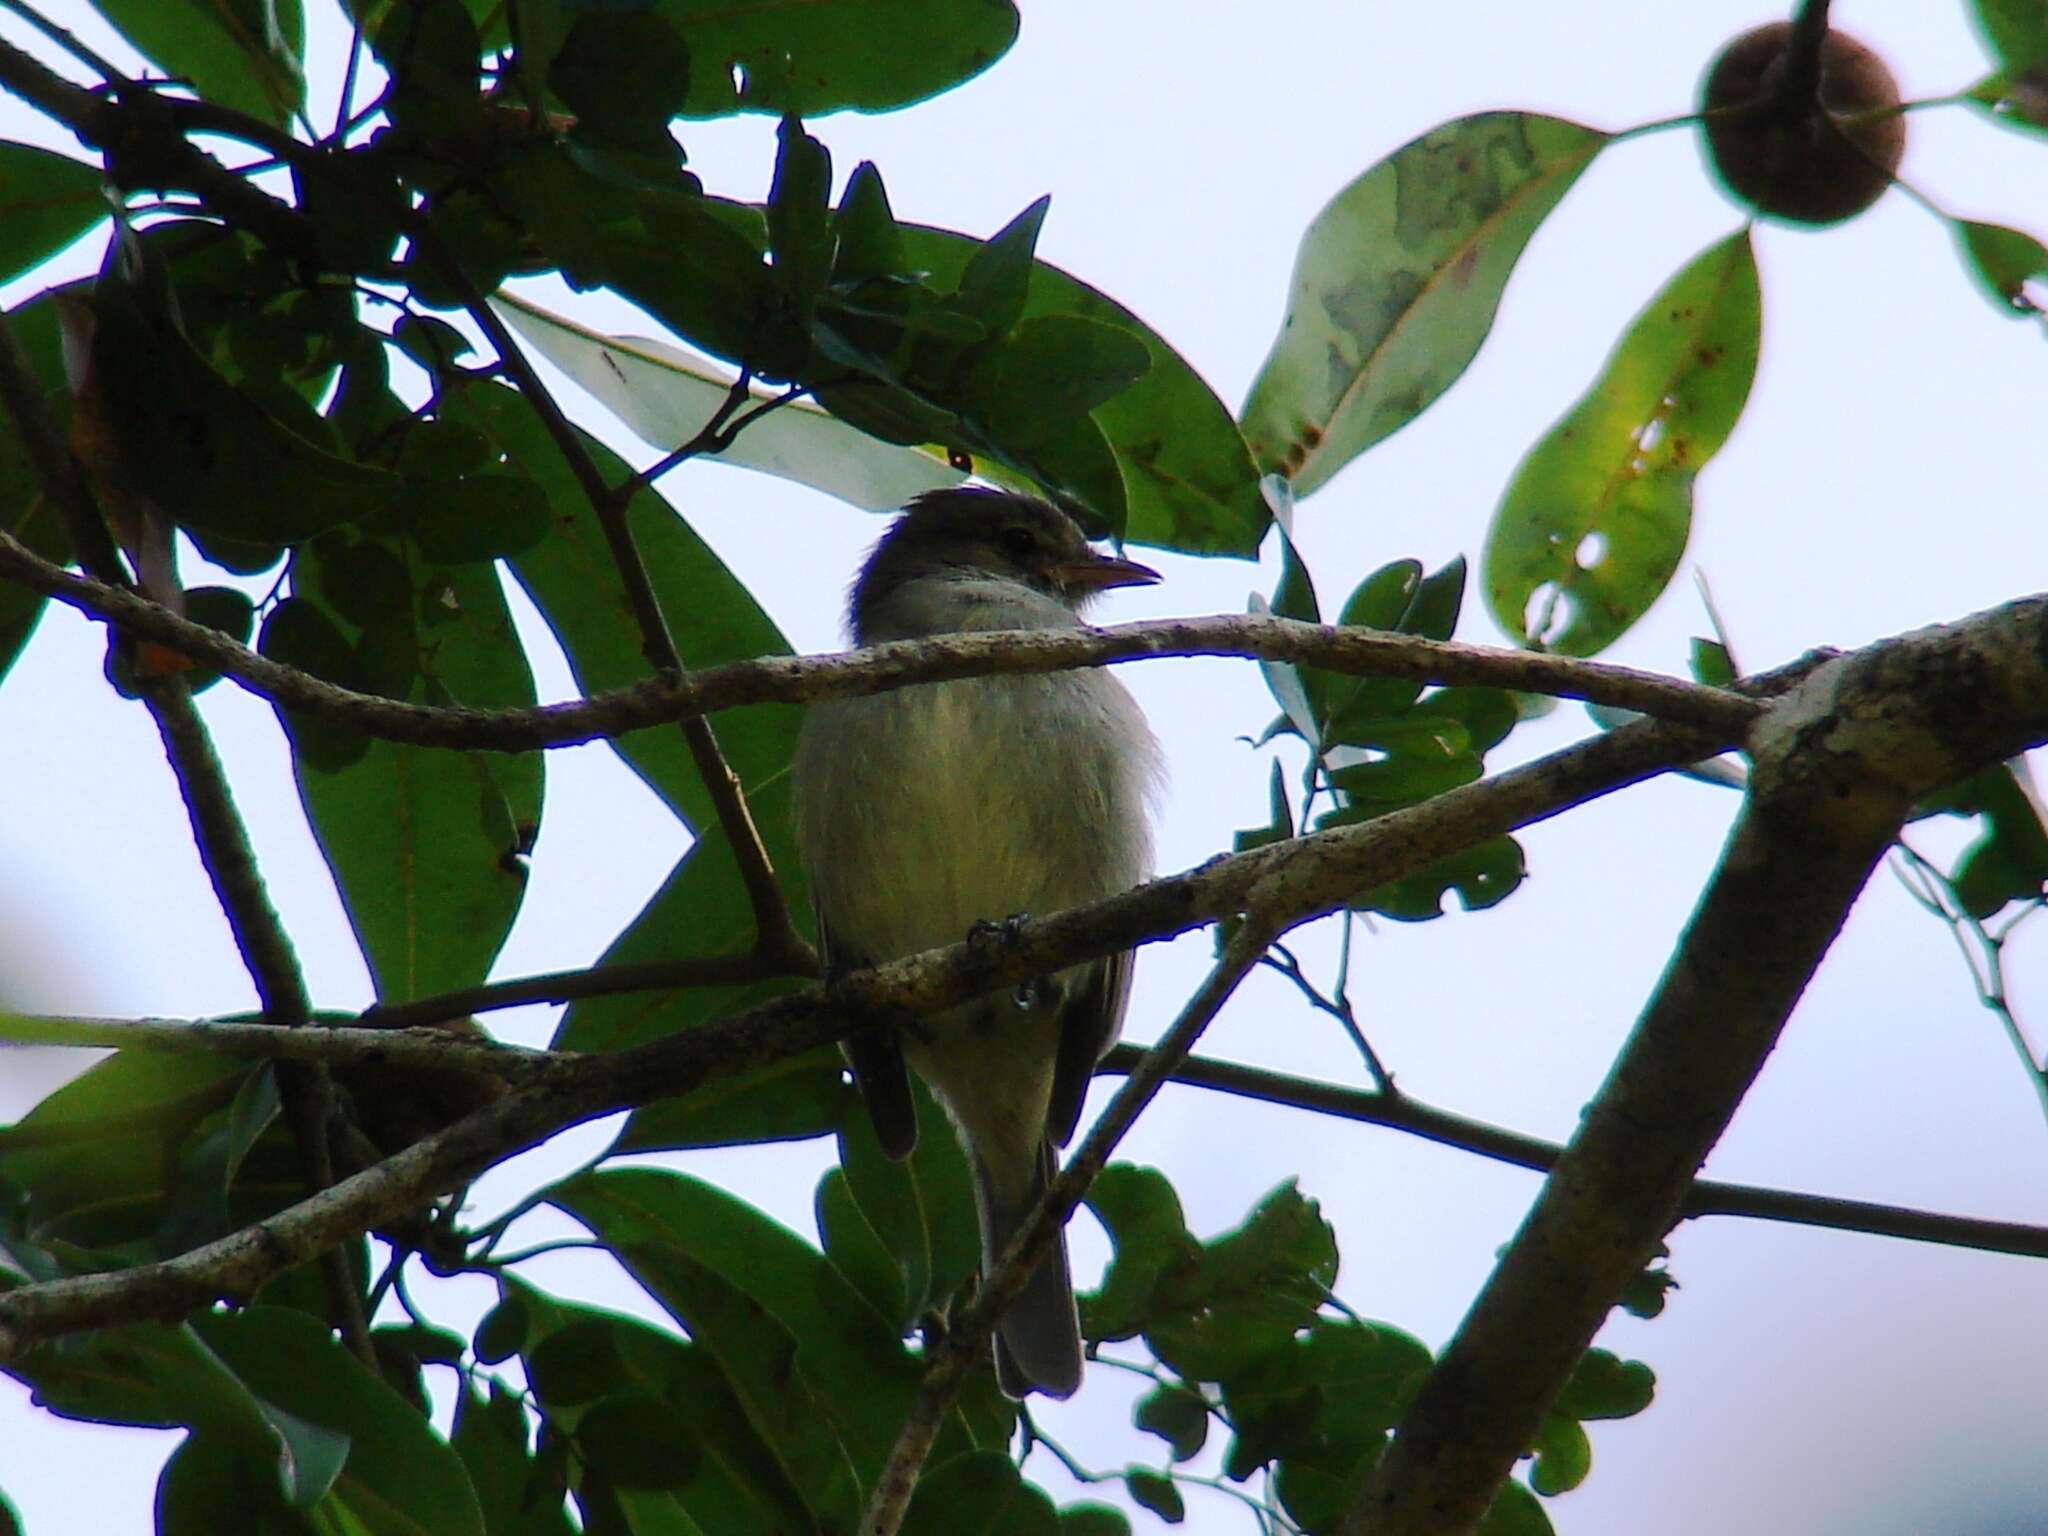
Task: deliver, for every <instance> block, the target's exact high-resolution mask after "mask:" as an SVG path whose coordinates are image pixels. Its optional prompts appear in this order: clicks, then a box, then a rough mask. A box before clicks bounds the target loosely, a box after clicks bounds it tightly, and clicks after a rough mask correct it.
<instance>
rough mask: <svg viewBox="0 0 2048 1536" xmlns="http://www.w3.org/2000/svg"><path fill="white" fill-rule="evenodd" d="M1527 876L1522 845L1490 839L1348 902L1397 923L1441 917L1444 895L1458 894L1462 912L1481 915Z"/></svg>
mask: <svg viewBox="0 0 2048 1536" xmlns="http://www.w3.org/2000/svg"><path fill="white" fill-rule="evenodd" d="M1527 873H1528V865H1527V863H1526V861H1525V860H1524V858H1523V854H1522V845H1521V844H1520V843H1518V842H1516V841H1515V840H1514V839H1513V838H1511V837H1496V838H1490V839H1488V840H1487V841H1486V842H1483V843H1479V844H1476V845H1475V846H1473V847H1471V848H1467V849H1466V850H1465V851H1464V852H1462V853H1455V854H1453V855H1451V857H1449V858H1448V859H1443V860H1440V861H1438V862H1437V863H1435V864H1432V865H1430V866H1429V867H1428V868H1427V869H1424V870H1420V871H1418V872H1417V873H1415V874H1412V875H1408V876H1406V877H1404V878H1402V879H1400V880H1392V881H1389V882H1388V883H1387V884H1385V885H1380V886H1375V887H1374V888H1373V889H1372V890H1370V891H1368V892H1367V893H1366V894H1365V895H1364V896H1362V897H1360V898H1358V899H1357V900H1356V901H1354V902H1353V903H1352V905H1354V906H1357V907H1362V908H1364V909H1365V910H1367V911H1371V912H1378V913H1380V914H1381V915H1382V916H1384V917H1391V918H1395V919H1397V920H1399V921H1401V922H1406V923H1413V922H1426V921H1427V920H1428V919H1430V918H1433V917H1441V916H1443V911H1444V897H1445V896H1446V895H1448V894H1449V893H1450V892H1452V891H1456V892H1457V893H1458V904H1459V905H1460V906H1462V907H1463V908H1464V909H1465V910H1466V911H1467V912H1481V911H1484V910H1485V909H1486V908H1488V907H1490V906H1493V905H1494V904H1495V903H1497V902H1500V901H1505V900H1506V899H1507V898H1508V897H1509V896H1511V895H1513V894H1514V891H1515V888H1516V887H1517V886H1519V885H1520V884H1521V883H1522V878H1523V876H1524V875H1525V874H1527Z"/></svg>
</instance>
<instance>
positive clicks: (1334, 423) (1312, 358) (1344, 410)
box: [1242, 112, 1607, 496]
mask: <svg viewBox="0 0 2048 1536" xmlns="http://www.w3.org/2000/svg"><path fill="white" fill-rule="evenodd" d="M1606 143H1607V135H1606V134H1604V133H1599V132H1597V131H1595V130H1594V129H1591V128H1582V127H1580V126H1579V125H1578V124H1577V123H1570V122H1566V121H1564V120H1563V119H1562V118H1555V117H1543V116H1540V115H1538V114H1536V113H1533V112H1482V113H1480V114H1478V115H1477V116H1474V117H1465V118H1459V119H1458V120H1457V121H1455V122H1450V123H1445V124H1443V125H1442V126H1441V127H1438V128H1433V129H1431V130H1430V131H1429V132H1428V133H1425V134H1424V135H1422V137H1421V138H1419V139H1414V140H1411V141H1410V142H1409V143H1407V144H1404V145H1402V146H1401V148H1399V149H1397V150H1395V151H1394V152H1393V154H1391V155H1389V156H1387V158H1386V159H1384V160H1382V161H1381V162H1380V163H1379V164H1378V165H1375V166H1374V167H1372V169H1370V170H1368V171H1367V172H1366V173H1365V174H1364V175H1362V176H1360V177H1359V178H1358V179H1357V180H1356V181H1354V182H1352V183H1351V184H1350V185H1349V186H1347V187H1345V188H1344V190H1343V191H1341V192H1339V193H1338V194H1337V195H1336V197H1334V198H1333V199H1331V201H1330V204H1329V206H1328V207H1327V208H1325V209H1324V210H1323V211H1322V212H1321V213H1319V214H1318V215H1316V218H1315V222H1314V223H1312V224H1310V225H1309V227H1308V232H1307V233H1306V234H1305V235H1303V236H1302V240H1301V252H1300V254H1299V255H1298V256H1296V257H1295V262H1294V277H1293V280H1292V282H1291V284H1290V286H1289V288H1288V296H1287V315H1286V318H1285V319H1284V320H1283V321H1282V322H1281V324H1280V335H1279V338H1278V339H1277V340H1276V341H1275V342H1274V343H1273V350H1272V352H1271V353H1270V354H1269V355H1268V356H1267V358H1266V362H1265V366H1264V367H1262V368H1261V369H1260V370H1259V376H1258V378H1257V379H1255V380H1254V381H1253V383H1252V389H1251V394H1250V395H1249V396H1248V397H1247V398H1246V400H1245V403H1244V413H1243V418H1242V420H1243V426H1244V435H1245V438H1246V440H1247V441H1248V442H1249V443H1250V444H1251V448H1252V455H1253V457H1254V458H1255V459H1257V461H1258V464H1259V467H1260V468H1261V469H1266V470H1277V471H1279V472H1280V473H1282V474H1284V475H1286V476H1287V477H1288V478H1289V479H1291V480H1292V481H1293V482H1294V489H1295V491H1296V492H1297V493H1298V494H1300V495H1304V496H1305V495H1307V494H1308V493H1309V492H1311V491H1313V490H1314V489H1315V488H1316V487H1317V486H1319V485H1321V484H1322V483H1323V482H1324V481H1326V480H1328V479H1329V478H1330V476H1332V475H1334V474H1335V473H1336V472H1337V471H1338V470H1339V469H1341V468H1343V467H1344V466H1345V465H1346V464H1348V463H1350V462H1351V460H1352V459H1354V458H1356V457H1357V456H1358V455H1359V454H1361V453H1363V452H1365V450H1366V449H1368V448H1370V447H1371V446H1372V445H1373V444H1374V443H1377V442H1379V441H1380V440H1381V439H1382V438H1384V437H1386V436H1388V435H1389V434H1391V433H1393V432H1395V431H1398V430H1399V429H1400V428H1401V427H1404V426H1406V425H1407V424H1408V423H1409V422H1410V421H1412V420H1414V419H1415V418H1416V417H1417V416H1419V415H1421V414H1422V412H1423V411H1424V410H1425V409H1427V408H1428V407H1429V405H1430V404H1431V403H1432V402H1433V401H1435V400H1436V398H1437V397H1438V396H1439V395H1441V394H1442V393H1443V392H1444V391H1445V390H1447V389H1449V388H1450V387H1451V385H1452V384H1454V383H1456V382H1457V380H1458V376H1459V375H1460V374H1462V373H1463V372H1464V371H1465V368H1466V365H1467V364H1469V363H1470V362H1471V361H1472V359H1473V357H1474V355H1475V354H1477V352H1478V351H1479V346H1480V343H1481V342H1483V341H1485V339H1486V333H1487V331H1488V330H1490V329H1491V328H1492V326H1493V315H1494V311H1495V310H1496V309H1497V308H1498V307H1499V305H1500V296H1501V292H1502V290H1503V289H1505V288H1506V287H1507V281H1508V277H1509V274H1511V273H1512V272H1513V271H1514V267H1515V262H1516V261H1517V260H1518V259H1519V258H1520V256H1521V254H1522V248H1523V247H1524V246H1526V245H1527V244H1528V243H1529V237H1530V236H1531V235H1533V234H1534V233H1535V232H1536V228H1537V226H1538V225H1540V224H1541V223H1542V222H1543V220H1544V218H1545V216H1546V215H1548V214H1549V212H1550V210H1551V209H1552V208H1555V207H1556V206H1557V204H1558V201H1559V200H1560V199H1561V198H1562V197H1563V196H1564V195H1565V193H1566V192H1567V191H1569V190H1570V189H1571V186H1572V183H1573V182H1574V181H1576V180H1577V179H1578V177H1579V173H1580V172H1581V171H1583V170H1585V168H1586V167H1587V165H1588V164H1590V163H1591V162H1592V159H1593V157H1594V156H1595V155H1597V154H1598V153H1599V152H1600V150H1601V148H1602V146H1604V145H1605V144H1606Z"/></svg>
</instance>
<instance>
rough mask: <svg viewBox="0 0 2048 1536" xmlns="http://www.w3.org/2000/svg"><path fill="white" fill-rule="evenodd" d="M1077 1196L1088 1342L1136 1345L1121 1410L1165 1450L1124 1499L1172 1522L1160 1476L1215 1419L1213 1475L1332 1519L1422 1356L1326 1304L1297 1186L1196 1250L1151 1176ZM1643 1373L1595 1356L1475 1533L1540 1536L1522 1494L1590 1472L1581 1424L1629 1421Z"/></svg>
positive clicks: (1170, 1496) (1322, 1225) (1197, 1446)
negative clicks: (1262, 1486)
mask: <svg viewBox="0 0 2048 1536" xmlns="http://www.w3.org/2000/svg"><path fill="white" fill-rule="evenodd" d="M1088 1200H1089V1206H1090V1208H1091V1209H1092V1210H1093V1211H1094V1212H1095V1214H1096V1215H1097V1216H1098V1217H1099V1218H1100V1219H1101V1221H1102V1223H1103V1225H1104V1226H1105V1227H1106V1228H1107V1229H1108V1230H1109V1233H1110V1236H1111V1239H1112V1240H1113V1241H1114V1243H1115V1245H1116V1254H1115V1258H1114V1259H1113V1261H1112V1262H1111V1264H1110V1267H1109V1271H1108V1273H1107V1274H1106V1275H1105V1276H1104V1278H1103V1283H1102V1289H1101V1290H1100V1291H1099V1292H1097V1293H1096V1294H1094V1295H1093V1296H1090V1297H1088V1298H1087V1299H1086V1303H1085V1306H1084V1310H1083V1318H1082V1321H1083V1327H1084V1329H1085V1330H1086V1332H1087V1334H1088V1337H1089V1338H1090V1339H1092V1340H1097V1341H1100V1342H1116V1341H1122V1340H1127V1339H1135V1338H1142V1339H1143V1341H1144V1343H1145V1344H1146V1346H1147V1347H1148V1348H1149V1349H1150V1351H1151V1353H1152V1355H1153V1357H1154V1359H1155V1360H1156V1362H1157V1365H1156V1367H1155V1375H1156V1377H1157V1380H1158V1385H1157V1386H1156V1387H1155V1388H1154V1390H1153V1391H1151V1392H1150V1393H1148V1394H1147V1395H1146V1396H1144V1397H1143V1398H1141V1399H1140V1400H1139V1402H1138V1404H1137V1406H1136V1408H1135V1410H1134V1419H1135V1421H1136V1423H1137V1425H1138V1427H1139V1428H1140V1429H1143V1430H1146V1431H1148V1432H1150V1433H1151V1434H1154V1435H1157V1436H1158V1437H1159V1438H1160V1439H1162V1440H1164V1441H1165V1442H1166V1445H1167V1448H1168V1456H1169V1461H1168V1465H1167V1467H1166V1468H1165V1469H1164V1470H1153V1469H1150V1468H1146V1467H1140V1466H1133V1467H1131V1468H1130V1469H1128V1470H1127V1471H1126V1472H1125V1473H1124V1481H1125V1485H1126V1487H1127V1488H1128V1489H1129V1491H1130V1493H1131V1495H1132V1497H1133V1498H1135V1499H1137V1500H1138V1502H1140V1503H1141V1504H1143V1505H1144V1506H1145V1507H1146V1508H1148V1509H1151V1510H1152V1511H1153V1512H1154V1513H1156V1514H1159V1515H1160V1516H1162V1517H1163V1518H1165V1519H1167V1520H1169V1521H1174V1522H1178V1521H1179V1520H1180V1519H1181V1518H1182V1517H1183V1514H1184V1503H1183V1499H1182V1495H1181V1492H1180V1488H1179V1486H1178V1485H1177V1483H1176V1482H1175V1480H1174V1476H1173V1471H1174V1468H1175V1467H1177V1466H1181V1465H1184V1464H1186V1463H1188V1462H1190V1461H1192V1460H1193V1459H1194V1458H1195V1457H1197V1456H1199V1455H1200V1454H1201V1453H1202V1451H1203V1450H1204V1448H1205V1447H1206V1446H1207V1444H1208V1440H1209V1434H1210V1430H1211V1427H1212V1425H1214V1426H1220V1427H1221V1428H1222V1429H1223V1430H1225V1431H1227V1433H1228V1434H1229V1437H1230V1438H1229V1442H1228V1444H1227V1446H1226V1447H1225V1448H1224V1449H1223V1450H1222V1452H1221V1463H1222V1471H1223V1475H1224V1476H1225V1477H1226V1478H1228V1479H1230V1480H1231V1481H1233V1482H1238V1483H1242V1482H1245V1481H1247V1480H1248V1479H1250V1478H1252V1477H1253V1476H1254V1475H1256V1474H1262V1473H1263V1474H1266V1475H1267V1476H1268V1477H1269V1478H1270V1494H1271V1496H1272V1498H1273V1499H1275V1500H1277V1502H1278V1505H1279V1507H1280V1509H1281V1510H1283V1511H1284V1512H1285V1515H1286V1517H1287V1518H1288V1520H1290V1521H1291V1522H1292V1523H1293V1524H1294V1525H1295V1526H1296V1527H1298V1528H1299V1529H1301V1530H1303V1531H1308V1532H1322V1531H1331V1530H1335V1529H1337V1527H1338V1526H1339V1524H1340V1523H1341V1521H1342V1519H1343V1517H1344V1515H1345V1512H1346V1511H1347V1510H1348V1509H1349V1508H1350V1506H1351V1503H1352V1501H1353V1499H1354V1498H1355V1496H1356V1494H1357V1492H1358V1490H1359V1488H1360V1487H1361V1486H1362V1485H1363V1483H1364V1482H1365V1480H1366V1479H1367V1478H1368V1477H1369V1476H1370V1475H1371V1473H1372V1469H1373V1467H1374V1465H1375V1464H1376V1463H1377V1461H1378V1459H1379V1456H1380V1453H1381V1452H1382V1451H1383V1450H1384V1449H1385V1447H1386V1444H1387V1441H1388V1439H1389V1437H1390V1434H1391V1432H1392V1430H1393V1427H1394V1425H1395V1424H1396V1423H1398V1422H1399V1421H1400V1418H1401V1414H1402V1412H1403V1411H1404V1410H1405V1409H1406V1407H1407V1405H1408V1401H1409V1399H1410V1398H1411V1397H1412V1396H1413V1395H1414V1392H1415V1390H1416V1389H1417V1388H1418V1387H1419V1386H1420V1385H1421V1383H1422V1380H1423V1378H1424V1376H1426V1375H1427V1374H1428V1372H1429V1368H1430V1365H1431V1363H1432V1361H1431V1356H1430V1353H1429V1350H1428V1349H1427V1348H1426V1347H1424V1346H1423V1344H1422V1343H1420V1342H1419V1341H1418V1340H1416V1339H1414V1338H1412V1337H1411V1336H1409V1335H1408V1334H1406V1333H1404V1332H1402V1331H1401V1330H1400V1329H1398V1328H1394V1327H1391V1326H1389V1325H1387V1324H1384V1323H1368V1322H1366V1321H1364V1320H1363V1319H1361V1318H1359V1317H1358V1316H1356V1315H1355V1314H1353V1313H1351V1312H1350V1311H1348V1309H1345V1308H1343V1307H1342V1306H1341V1304H1339V1303H1337V1302H1336V1300H1335V1297H1334V1295H1333V1292H1332V1289H1331V1287H1332V1286H1333V1285H1334V1283H1335V1281H1336V1275H1337V1244H1336V1237H1335V1234H1334V1233H1332V1232H1331V1230H1330V1227H1329V1225H1328V1223H1326V1222H1325V1221H1324V1220H1323V1219H1322V1216H1321V1214H1320V1212H1319V1211H1318V1210H1317V1208H1316V1204H1315V1202H1314V1201H1313V1200H1310V1199H1308V1198H1306V1197H1305V1196H1303V1195H1302V1194H1301V1193H1300V1191H1299V1190H1298V1189H1296V1187H1295V1186H1294V1185H1293V1184H1292V1183H1288V1184H1284V1185H1282V1186H1281V1187H1280V1188H1279V1189H1276V1190H1274V1191H1273V1192H1272V1193H1271V1194H1269V1195H1268V1196H1266V1198H1265V1199H1264V1200H1262V1201H1261V1202H1260V1203H1259V1205H1258V1206H1257V1207H1256V1208H1255V1209H1254V1210H1253V1211H1252V1212H1251V1214H1250V1216H1249V1217H1247V1218H1246V1220H1245V1222H1244V1223H1243V1224H1242V1225H1241V1226H1239V1227H1237V1228H1236V1229H1234V1230H1233V1231H1230V1232H1227V1233H1224V1234H1223V1235H1221V1236H1219V1237H1216V1238H1213V1239H1210V1240H1209V1241H1207V1242H1199V1241H1197V1240H1196V1239H1195V1238H1194V1237H1193V1236H1191V1235H1190V1234H1189V1232H1188V1230H1187V1226H1186V1222H1185V1220H1184V1218H1183V1217H1182V1214H1181V1208H1180V1201H1179V1199H1178V1198H1177V1197H1176V1196H1175V1194H1174V1192H1173V1187H1172V1185H1170V1184H1169V1183H1168V1182H1167V1181H1166V1179H1165V1177H1164V1176H1163V1175H1161V1174H1160V1173H1159V1172H1158V1171H1157V1170H1155V1169H1150V1168H1139V1167H1133V1166H1119V1167H1114V1168H1109V1169H1106V1170H1104V1172H1103V1174H1102V1176H1101V1177H1100V1178H1099V1179H1097V1180H1096V1182H1095V1186H1094V1188H1093V1189H1092V1190H1091V1191H1090V1193H1089V1197H1088ZM1654 1388H1655V1381H1654V1378H1653V1377H1652V1375H1651V1373H1650V1370H1649V1368H1648V1367H1647V1366H1645V1365H1643V1364H1642V1363H1641V1362H1639V1361H1622V1360H1619V1359H1617V1358H1616V1357H1615V1356H1613V1355H1612V1354H1610V1353H1608V1352H1607V1351H1604V1350H1594V1351H1591V1352H1589V1353H1588V1354H1587V1356H1586V1357H1585V1359H1584V1360H1583V1361H1581V1363H1580V1365H1579V1368H1578V1370H1577V1371H1576V1373H1575V1374H1574V1376H1573V1379H1572V1384H1571V1386H1570V1388H1569V1389H1568V1390H1567V1391H1566V1393H1565V1394H1564V1396H1563V1397H1561V1398H1560V1399H1559V1402H1558V1405H1557V1407H1556V1408H1555V1409H1554V1410H1553V1411H1552V1413H1551V1415H1550V1416H1549V1417H1548V1418H1547V1419H1546V1421H1545V1423H1544V1425H1543V1428H1542V1431H1541V1433H1540V1434H1539V1436H1538V1439H1537V1442H1536V1444H1535V1445H1534V1446H1533V1447H1532V1448H1531V1451H1532V1454H1533V1456H1534V1457H1535V1462H1534V1465H1533V1467H1532V1469H1531V1475H1530V1482H1529V1485H1528V1486H1526V1487H1525V1486H1524V1485H1522V1484H1520V1483H1510V1484H1508V1485H1506V1486H1505V1487H1504V1488H1503V1490H1502V1493H1501V1495H1500V1497H1499V1498H1498V1499H1497V1500H1496V1501H1495V1503H1494V1506H1493V1508H1492V1510H1491V1511H1490V1512H1489V1514H1488V1515H1487V1518H1486V1521H1485V1524H1484V1525H1483V1526H1482V1527H1481V1529H1482V1530H1484V1531H1486V1532H1487V1533H1489V1536H1509V1533H1517V1536H1529V1533H1536V1532H1548V1531H1549V1530H1550V1528H1551V1527H1550V1521H1549V1517H1548V1516H1547V1515H1545V1514H1544V1512H1543V1510H1542V1507H1541V1506H1540V1505H1539V1504H1538V1503H1537V1501H1536V1500H1535V1499H1533V1498H1531V1497H1530V1488H1532V1487H1533V1488H1534V1489H1535V1491H1536V1492H1539V1493H1543V1494H1557V1493H1562V1492H1565V1491H1567V1490H1568V1489H1571V1488H1574V1487H1577V1486H1578V1484H1579V1483H1580V1482H1581V1481H1583V1480H1584V1478H1585V1475H1586V1473H1587V1471H1588V1470H1589V1468H1590V1466H1591V1451H1590V1448H1589V1445H1588V1442H1587V1440H1586V1436H1585V1430H1584V1428H1583V1421H1585V1420H1589V1419H1601V1418H1625V1417H1627V1416H1629V1415H1631V1414H1635V1413H1639V1412H1641V1411H1642V1410H1643V1409H1644V1408H1645V1407H1647V1406H1648V1405H1649V1402H1650V1398H1651V1395H1652V1393H1653V1391H1654Z"/></svg>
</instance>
